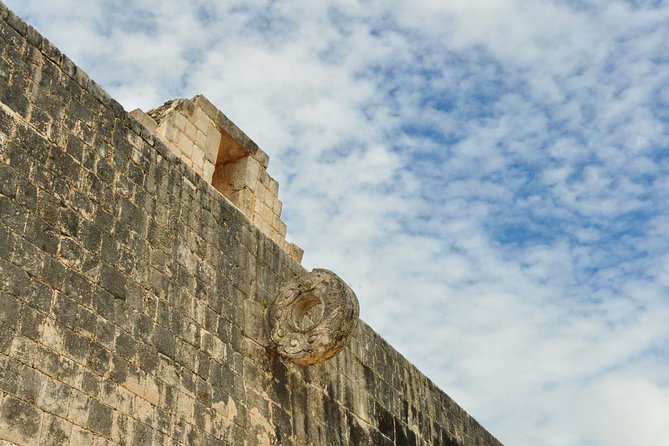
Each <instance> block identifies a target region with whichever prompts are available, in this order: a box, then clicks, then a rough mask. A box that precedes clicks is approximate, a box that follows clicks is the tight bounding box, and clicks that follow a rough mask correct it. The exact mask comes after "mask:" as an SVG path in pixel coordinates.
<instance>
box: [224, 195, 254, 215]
mask: <svg viewBox="0 0 669 446" xmlns="http://www.w3.org/2000/svg"><path fill="white" fill-rule="evenodd" d="M229 198H230V201H232V203H233V204H234V205H236V206H237V207H238V208H239V209H240V210H241V211H242V212H244V214H245V215H246V216H247V217H249V219H252V215H253V206H254V203H255V197H254V196H253V193H252V192H251V191H250V190H248V189H242V190H238V191H235V192H232V194H230V197H229Z"/></svg>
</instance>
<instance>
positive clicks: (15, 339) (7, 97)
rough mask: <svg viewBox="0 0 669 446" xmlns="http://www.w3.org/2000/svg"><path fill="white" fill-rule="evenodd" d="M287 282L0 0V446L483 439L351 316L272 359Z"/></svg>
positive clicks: (214, 195) (262, 246)
mask: <svg viewBox="0 0 669 446" xmlns="http://www.w3.org/2000/svg"><path fill="white" fill-rule="evenodd" d="M303 273H304V270H303V268H302V267H301V266H300V265H299V263H298V262H296V261H295V259H294V258H292V257H291V256H290V255H288V254H286V252H285V251H284V250H283V249H281V247H280V246H279V245H277V244H276V243H275V242H274V241H273V240H272V239H271V238H269V237H268V236H266V235H265V234H264V233H263V232H262V231H261V230H259V229H258V227H257V226H256V225H254V224H253V222H251V221H250V220H249V219H248V218H247V217H246V216H245V215H244V213H243V212H241V211H240V210H239V209H237V208H236V207H235V206H234V205H233V204H232V203H231V202H230V201H228V200H227V199H225V198H224V197H223V196H222V195H221V194H220V193H219V192H218V191H217V190H216V189H214V188H213V187H212V186H211V185H210V184H209V183H208V182H207V181H206V180H205V179H204V178H202V176H200V175H198V174H196V173H195V171H194V170H193V168H192V167H190V166H189V165H188V164H187V163H186V162H184V160H183V159H182V158H181V157H178V156H176V155H175V153H173V151H172V150H170V149H169V148H168V147H167V146H166V145H165V144H164V143H163V142H161V140H160V138H157V137H156V136H155V135H154V133H153V132H152V131H149V130H148V129H147V128H146V127H144V126H143V125H141V124H140V123H139V122H138V121H137V120H135V119H134V118H132V117H130V116H129V115H128V114H127V113H126V112H125V111H124V110H123V107H122V106H121V105H119V104H118V103H117V102H116V101H114V100H113V99H111V98H110V97H109V96H108V95H107V94H106V93H104V92H103V91H102V90H101V89H100V88H99V87H97V86H96V84H95V83H94V82H93V81H91V80H90V79H89V77H88V76H86V74H85V73H83V72H82V71H81V70H80V69H79V68H77V67H76V66H75V65H74V64H73V63H72V62H71V61H70V60H69V59H68V58H67V57H66V56H64V55H62V54H61V53H60V52H59V51H58V49H57V48H55V47H54V46H53V45H52V44H50V43H49V42H48V41H47V40H46V39H43V38H42V37H41V36H40V35H39V34H38V33H37V32H35V30H33V29H32V28H30V27H29V26H27V25H26V24H25V23H24V22H22V21H21V20H20V19H19V18H17V17H16V16H15V15H14V14H13V13H12V12H11V11H9V10H7V8H6V7H5V6H4V5H3V4H2V3H0V444H3V445H6V444H10V445H11V444H18V445H37V444H39V445H51V444H53V445H63V444H72V445H123V444H127V445H186V444H187V445H244V444H246V445H349V444H353V445H499V442H498V441H497V440H495V438H494V437H492V436H491V435H490V434H489V433H488V432H486V431H485V430H484V429H483V428H482V427H481V426H480V425H479V424H478V423H477V422H476V421H475V420H474V419H473V418H471V417H470V416H469V415H467V414H466V413H465V412H464V411H463V410H462V409H461V408H460V407H459V406H458V405H457V404H455V403H454V402H453V401H452V400H451V399H450V398H449V397H448V396H447V395H446V394H445V393H443V392H442V391H441V390H439V389H438V388H437V387H436V386H435V385H434V384H433V383H432V382H431V381H430V380H429V379H427V378H426V377H425V376H424V375H422V374H421V373H420V372H419V371H418V370H416V369H415V368H414V367H413V366H412V365H411V364H410V363H409V362H408V361H406V360H405V359H404V358H403V357H402V356H401V355H399V354H398V353H397V352H396V351H395V350H394V349H393V348H392V347H391V346H389V345H388V344H387V343H386V342H385V341H384V340H383V339H381V338H380V337H379V336H378V335H377V334H376V333H375V332H374V331H373V330H372V329H370V328H369V327H368V326H366V325H365V324H364V323H361V324H360V325H359V327H358V329H357V332H356V334H355V337H354V339H353V340H352V341H351V343H350V344H349V345H348V346H347V347H346V348H345V349H344V350H343V351H342V352H341V353H340V354H339V355H337V356H336V357H335V358H333V359H331V360H329V361H327V362H325V363H323V364H320V365H316V366H311V367H300V366H296V365H293V364H291V363H286V362H284V361H283V360H282V359H281V358H280V357H275V356H272V355H271V354H269V353H268V351H267V350H266V348H265V345H266V344H265V339H266V333H265V328H264V320H263V313H264V311H265V306H266V305H267V302H269V301H270V300H271V299H272V297H273V296H274V295H275V294H276V293H277V291H278V290H279V288H280V287H281V285H282V284H284V283H285V282H286V281H289V280H292V279H294V278H295V277H297V276H299V275H301V274H303ZM363 305H364V299H363Z"/></svg>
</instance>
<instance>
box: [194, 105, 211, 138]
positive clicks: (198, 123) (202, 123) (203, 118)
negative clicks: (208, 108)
mask: <svg viewBox="0 0 669 446" xmlns="http://www.w3.org/2000/svg"><path fill="white" fill-rule="evenodd" d="M193 118H194V119H193V123H194V124H195V127H197V128H198V129H199V130H200V131H201V132H203V133H206V132H207V128H208V127H209V117H208V116H207V114H206V113H205V112H204V111H203V110H202V108H200V107H197V108H196V109H195V115H194V116H193Z"/></svg>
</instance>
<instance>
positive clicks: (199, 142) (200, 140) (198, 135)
mask: <svg viewBox="0 0 669 446" xmlns="http://www.w3.org/2000/svg"><path fill="white" fill-rule="evenodd" d="M195 145H196V146H197V147H199V148H200V149H201V150H202V151H204V148H205V146H206V145H207V135H206V134H205V133H203V132H202V131H201V130H199V129H198V131H197V132H195Z"/></svg>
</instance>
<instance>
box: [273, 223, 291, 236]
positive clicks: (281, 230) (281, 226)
mask: <svg viewBox="0 0 669 446" xmlns="http://www.w3.org/2000/svg"><path fill="white" fill-rule="evenodd" d="M274 229H276V232H278V233H279V235H280V236H281V237H285V236H286V232H288V227H287V226H286V224H285V223H284V222H283V221H281V219H279V218H277V219H276V220H274Z"/></svg>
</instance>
